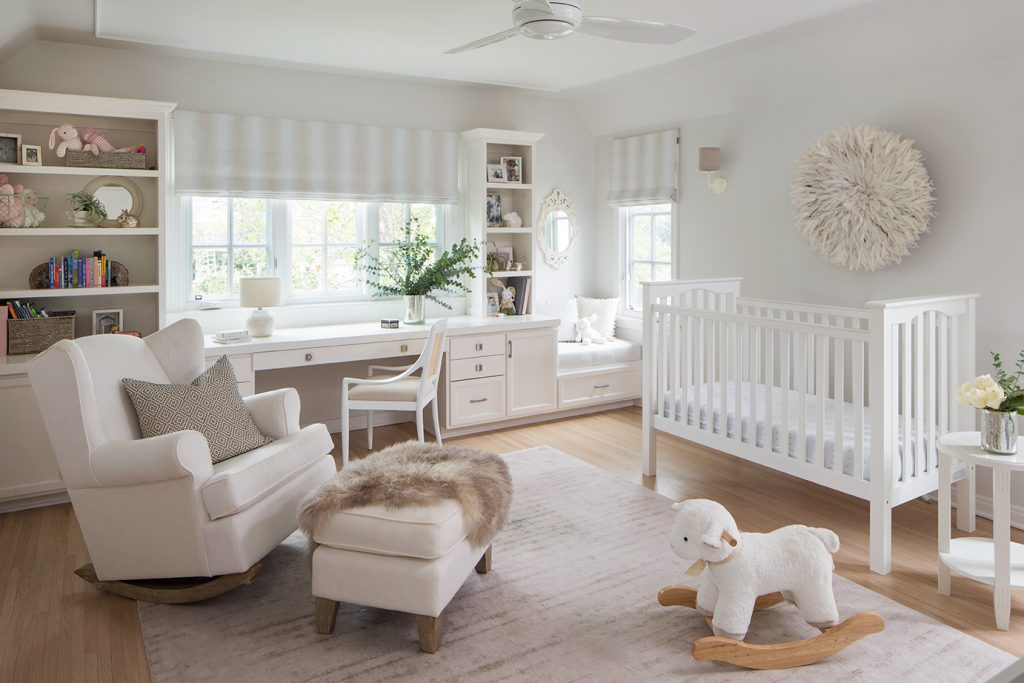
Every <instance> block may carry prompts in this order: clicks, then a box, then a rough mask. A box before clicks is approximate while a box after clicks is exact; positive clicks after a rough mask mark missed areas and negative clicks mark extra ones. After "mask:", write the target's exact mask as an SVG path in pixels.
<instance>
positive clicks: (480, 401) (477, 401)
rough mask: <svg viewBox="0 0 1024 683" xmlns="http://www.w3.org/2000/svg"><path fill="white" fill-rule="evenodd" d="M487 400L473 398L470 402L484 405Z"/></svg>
mask: <svg viewBox="0 0 1024 683" xmlns="http://www.w3.org/2000/svg"><path fill="white" fill-rule="evenodd" d="M486 400H487V399H486V398H471V399H469V402H470V403H483V402H484V401H486Z"/></svg>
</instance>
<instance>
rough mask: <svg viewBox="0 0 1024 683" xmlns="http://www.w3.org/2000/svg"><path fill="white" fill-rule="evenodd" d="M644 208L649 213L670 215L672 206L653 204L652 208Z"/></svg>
mask: <svg viewBox="0 0 1024 683" xmlns="http://www.w3.org/2000/svg"><path fill="white" fill-rule="evenodd" d="M644 208H645V209H647V210H649V211H651V212H652V213H671V212H672V205H671V204H654V205H653V206H645V207H644Z"/></svg>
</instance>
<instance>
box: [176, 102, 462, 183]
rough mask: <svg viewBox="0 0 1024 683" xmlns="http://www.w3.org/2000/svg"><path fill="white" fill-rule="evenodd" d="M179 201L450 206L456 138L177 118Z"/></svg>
mask: <svg viewBox="0 0 1024 683" xmlns="http://www.w3.org/2000/svg"><path fill="white" fill-rule="evenodd" d="M174 157H175V158H174V185H175V191H176V192H178V193H179V194H198V195H210V194H214V195H225V194H226V195H246V196H261V197H311V198H312V197H318V198H338V199H355V200H367V201H422V202H439V203H454V202H456V201H458V198H459V178H458V165H459V134H458V133H453V132H444V131H433V130H414V129H410V128H382V127H379V126H356V125H349V124H344V123H330V122H325V121H300V120H296V119H273V118H263V117H259V116H238V115H235V114H213V113H204V112H194V111H182V110H180V109H179V110H177V111H176V112H175V114H174Z"/></svg>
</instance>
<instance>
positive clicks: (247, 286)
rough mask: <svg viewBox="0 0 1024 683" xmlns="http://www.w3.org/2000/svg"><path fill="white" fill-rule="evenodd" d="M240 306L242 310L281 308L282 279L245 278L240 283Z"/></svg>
mask: <svg viewBox="0 0 1024 683" xmlns="http://www.w3.org/2000/svg"><path fill="white" fill-rule="evenodd" d="M238 304H239V306H241V307H242V308H270V307H271V306H280V305H281V278H279V277H243V278H242V279H241V280H240V281H239V288H238Z"/></svg>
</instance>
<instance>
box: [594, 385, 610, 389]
mask: <svg viewBox="0 0 1024 683" xmlns="http://www.w3.org/2000/svg"><path fill="white" fill-rule="evenodd" d="M610 386H611V384H595V385H594V388H595V389H607V388H608V387H610Z"/></svg>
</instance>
